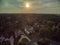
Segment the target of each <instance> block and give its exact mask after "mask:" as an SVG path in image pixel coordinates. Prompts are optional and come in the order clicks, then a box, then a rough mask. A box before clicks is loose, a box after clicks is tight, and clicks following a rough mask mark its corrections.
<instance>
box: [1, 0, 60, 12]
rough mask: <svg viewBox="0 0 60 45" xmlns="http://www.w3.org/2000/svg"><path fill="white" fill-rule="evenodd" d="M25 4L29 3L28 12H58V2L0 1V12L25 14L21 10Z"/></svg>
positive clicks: (59, 3) (31, 0)
mask: <svg viewBox="0 0 60 45" xmlns="http://www.w3.org/2000/svg"><path fill="white" fill-rule="evenodd" d="M25 2H29V3H31V6H32V10H31V11H30V12H37V13H41V12H42V13H44V12H46V13H48V12H50V13H51V12H53V13H54V12H55V13H56V11H57V12H60V11H59V10H60V0H26V1H25V0H0V12H26V11H25V10H24V9H23V8H24V5H25V4H24V3H25ZM12 10H13V11H12ZM23 10H24V11H23Z"/></svg>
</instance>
